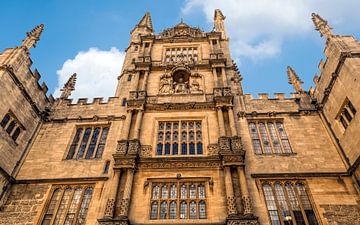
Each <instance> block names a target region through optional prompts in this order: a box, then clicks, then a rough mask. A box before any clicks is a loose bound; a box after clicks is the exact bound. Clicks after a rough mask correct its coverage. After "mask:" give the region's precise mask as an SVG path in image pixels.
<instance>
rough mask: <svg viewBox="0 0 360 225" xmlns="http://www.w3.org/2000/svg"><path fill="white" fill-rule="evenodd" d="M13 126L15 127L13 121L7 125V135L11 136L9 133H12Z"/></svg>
mask: <svg viewBox="0 0 360 225" xmlns="http://www.w3.org/2000/svg"><path fill="white" fill-rule="evenodd" d="M15 125H16V123H15V121H14V120H13V121H11V122H10V124H9V126H8V127H7V128H6V132H7V133H8V134H11V132H12V131H13V130H14V128H15Z"/></svg>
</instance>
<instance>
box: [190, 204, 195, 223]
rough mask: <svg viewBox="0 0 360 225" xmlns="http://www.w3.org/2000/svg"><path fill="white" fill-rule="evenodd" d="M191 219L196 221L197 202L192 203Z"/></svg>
mask: <svg viewBox="0 0 360 225" xmlns="http://www.w3.org/2000/svg"><path fill="white" fill-rule="evenodd" d="M190 219H196V202H195V201H191V202H190Z"/></svg>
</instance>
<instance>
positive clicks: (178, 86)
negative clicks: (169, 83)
mask: <svg viewBox="0 0 360 225" xmlns="http://www.w3.org/2000/svg"><path fill="white" fill-rule="evenodd" d="M174 87H175V93H188V92H189V82H188V81H184V78H182V77H180V78H179V79H178V82H174Z"/></svg>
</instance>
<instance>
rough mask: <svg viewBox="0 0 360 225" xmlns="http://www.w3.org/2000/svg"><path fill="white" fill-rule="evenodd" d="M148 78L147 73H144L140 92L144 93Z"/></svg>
mask: <svg viewBox="0 0 360 225" xmlns="http://www.w3.org/2000/svg"><path fill="white" fill-rule="evenodd" d="M148 78H149V71H145V74H144V82H143V83H142V86H141V89H140V91H146V88H147V81H148Z"/></svg>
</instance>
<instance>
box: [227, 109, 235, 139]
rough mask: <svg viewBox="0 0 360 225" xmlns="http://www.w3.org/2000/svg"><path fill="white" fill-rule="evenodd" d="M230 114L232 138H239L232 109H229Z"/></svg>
mask: <svg viewBox="0 0 360 225" xmlns="http://www.w3.org/2000/svg"><path fill="white" fill-rule="evenodd" d="M228 113H229V123H230V129H231V136H233V137H234V136H237V130H236V125H235V120H234V111H233V108H232V107H228Z"/></svg>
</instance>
